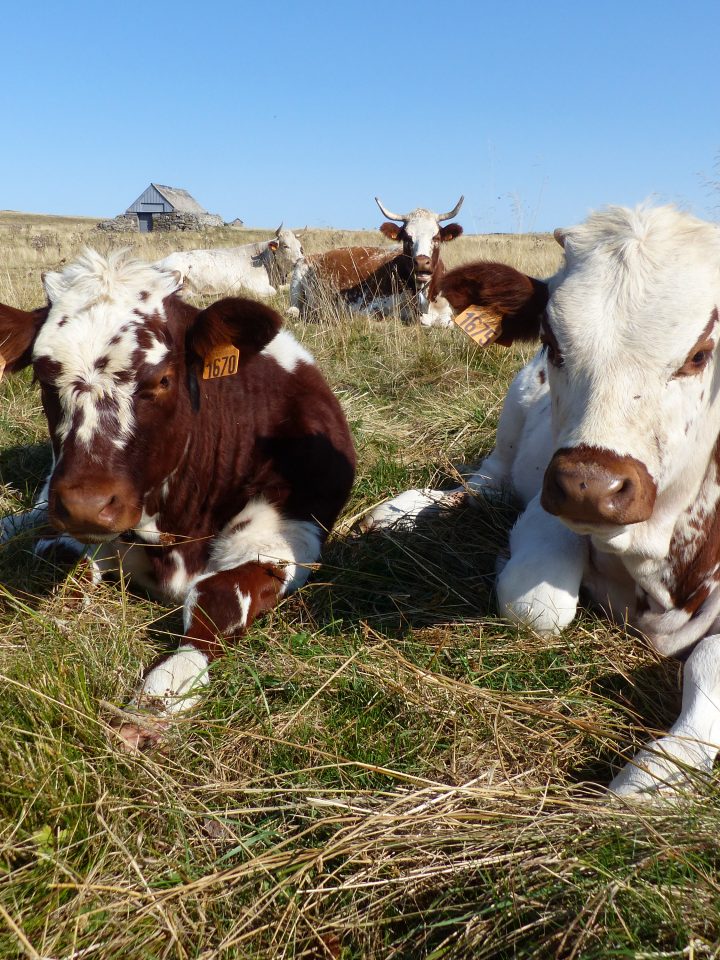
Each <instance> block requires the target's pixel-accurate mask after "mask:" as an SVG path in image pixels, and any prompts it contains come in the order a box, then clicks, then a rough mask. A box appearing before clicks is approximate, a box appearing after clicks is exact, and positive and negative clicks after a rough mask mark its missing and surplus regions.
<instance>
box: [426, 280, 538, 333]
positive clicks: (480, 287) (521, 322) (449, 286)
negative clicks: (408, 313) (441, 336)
mask: <svg viewBox="0 0 720 960" xmlns="http://www.w3.org/2000/svg"><path fill="white" fill-rule="evenodd" d="M436 292H437V293H438V294H440V295H441V296H443V297H445V299H446V300H447V301H448V302H449V304H450V306H451V307H452V308H453V310H455V311H456V312H459V311H461V310H465V308H466V307H469V306H472V305H473V304H475V305H476V306H478V307H491V308H492V309H493V310H496V311H497V312H498V313H500V314H501V315H502V318H503V320H502V335H501V336H500V337H499V338H498V339H497V340H496V341H495V342H496V343H499V344H501V345H502V346H505V347H509V346H510V344H511V343H513V342H514V341H515V340H536V339H537V338H538V337H539V335H540V322H541V319H542V317H543V314H544V312H545V307H546V306H547V302H548V298H549V292H548V288H547V284H545V283H543V281H542V280H535V279H534V278H533V277H528V276H526V275H525V274H524V273H520V272H519V271H518V270H514V269H513V268H512V267H508V266H506V265H505V264H503V263H492V262H489V261H480V262H478V263H468V264H465V265H464V266H462V267H456V268H455V269H454V270H449V271H448V272H447V273H446V274H445V275H444V276H443V278H442V280H441V282H440V283H439V284H438V286H437V291H436ZM431 298H432V293H431Z"/></svg>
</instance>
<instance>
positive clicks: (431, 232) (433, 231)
mask: <svg viewBox="0 0 720 960" xmlns="http://www.w3.org/2000/svg"><path fill="white" fill-rule="evenodd" d="M403 229H404V230H405V233H406V235H407V237H408V241H409V243H408V244H407V245H406V246H405V253H406V254H408V256H411V257H432V255H433V251H434V250H435V249H436V248H437V246H438V243H439V242H440V227H439V226H438V220H437V215H436V214H434V213H433V212H432V210H424V209H423V208H422V207H418V209H417V210H413V212H412V213H411V214H410V216H409V217H408V219H407V220H405V221H404V223H403Z"/></svg>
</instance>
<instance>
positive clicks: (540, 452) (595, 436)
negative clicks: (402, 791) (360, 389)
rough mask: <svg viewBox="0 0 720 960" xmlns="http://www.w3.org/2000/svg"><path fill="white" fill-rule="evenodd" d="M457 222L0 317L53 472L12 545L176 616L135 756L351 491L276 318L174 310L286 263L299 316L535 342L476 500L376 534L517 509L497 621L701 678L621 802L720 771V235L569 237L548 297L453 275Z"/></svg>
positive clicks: (411, 220) (542, 290) (3, 310)
mask: <svg viewBox="0 0 720 960" xmlns="http://www.w3.org/2000/svg"><path fill="white" fill-rule="evenodd" d="M461 203H462V198H461V199H460V201H459V202H458V204H456V206H455V208H454V209H453V210H452V211H450V212H449V213H447V214H442V215H436V214H433V213H431V212H430V211H428V210H424V209H418V210H414V211H412V212H411V213H409V214H404V215H399V214H393V213H391V212H389V211H387V210H385V209H384V208H383V207H382V205H381V209H382V210H383V213H384V214H385V215H386V216H387V218H388V221H397V222H388V223H385V224H383V226H382V228H381V229H382V231H383V233H384V234H385V235H386V236H389V237H391V239H394V240H398V241H400V242H401V243H402V245H403V249H402V253H395V252H394V251H392V250H388V249H387V248H377V249H372V248H347V250H342V251H331V252H330V253H328V254H321V255H318V256H311V257H304V256H303V251H302V247H301V245H300V243H299V240H298V238H296V237H294V236H293V235H292V234H290V233H289V231H283V230H282V229H279V230H278V231H277V233H276V236H275V238H274V239H273V240H271V241H269V243H268V244H254V245H251V247H250V248H247V249H246V250H245V251H244V253H243V254H242V257H241V258H238V259H236V260H233V259H232V257H231V253H230V252H226V251H214V252H211V251H202V252H201V251H194V252H191V253H186V254H172V255H171V256H170V257H168V258H166V259H165V260H164V261H161V262H160V263H159V264H155V265H151V264H145V263H142V262H138V261H134V260H131V259H129V258H128V256H127V255H126V254H118V253H116V254H110V255H109V256H108V257H103V256H101V255H99V254H97V253H94V252H86V253H85V254H84V255H83V256H82V257H80V259H79V260H77V261H76V262H75V263H73V264H72V265H70V266H68V267H66V268H65V269H63V270H62V272H57V273H49V274H46V275H45V277H44V285H45V292H46V295H47V303H46V304H45V305H44V306H41V307H39V308H38V309H36V310H33V311H30V312H26V311H22V310H19V309H16V308H13V307H10V306H0V363H1V364H2V369H4V370H5V371H6V372H14V371H17V370H20V369H22V368H24V367H26V366H29V365H32V367H33V372H34V376H35V379H36V381H37V382H38V383H39V386H40V390H41V394H42V403H43V408H44V411H45V414H46V417H47V422H48V428H49V433H50V438H51V441H52V448H53V455H54V456H53V466H52V469H51V472H50V475H49V477H48V479H47V482H46V484H45V486H44V488H43V490H42V491H41V493H40V495H39V497H38V500H37V503H36V505H35V507H34V509H33V510H31V511H29V512H28V513H27V514H24V515H21V516H15V517H9V518H6V520H5V521H4V535H5V537H6V538H7V537H9V536H11V535H13V534H15V533H18V532H19V531H21V530H26V529H28V528H34V529H36V531H37V535H38V539H37V546H36V549H37V550H38V551H44V550H47V549H49V548H51V547H52V548H53V549H57V547H58V546H59V547H61V548H63V549H67V550H69V551H71V552H72V553H74V555H75V556H84V557H86V558H87V560H88V563H90V564H91V568H92V570H93V572H94V573H97V574H98V575H103V574H106V573H107V574H111V575H112V574H113V573H114V574H118V573H119V572H120V570H122V571H123V572H124V573H126V574H128V575H129V576H130V577H131V578H132V579H133V580H134V581H135V582H136V583H138V584H139V585H140V586H141V587H142V588H143V589H146V590H148V591H149V592H151V593H153V594H155V595H156V596H159V597H160V598H163V599H165V600H167V601H169V602H170V603H178V604H181V605H182V607H183V611H184V634H185V635H184V637H183V638H182V640H181V641H180V643H179V644H178V647H177V649H176V650H174V651H173V652H172V653H169V654H167V655H166V656H164V657H163V658H162V659H161V660H160V661H158V662H156V663H155V664H154V666H153V667H152V668H151V669H150V670H149V671H148V672H147V673H146V675H145V677H144V679H143V681H142V683H141V685H140V688H139V689H138V690H137V693H136V696H135V698H134V700H133V702H132V703H131V704H130V705H129V710H130V714H128V716H127V717H126V718H125V719H123V720H122V721H118V723H117V726H116V732H117V734H118V737H119V742H121V743H122V744H123V745H124V746H126V747H128V748H130V749H137V748H142V747H144V746H147V745H149V744H150V743H152V742H155V741H156V740H157V739H159V738H160V737H161V736H162V732H163V728H164V727H165V726H166V725H167V724H168V723H169V722H170V720H171V718H172V716H173V715H174V714H176V713H178V712H179V711H182V710H186V709H188V708H189V707H190V706H192V704H194V703H195V702H196V701H197V699H198V697H199V695H200V694H201V692H202V688H203V687H204V686H205V685H206V684H207V683H208V666H209V663H210V662H211V661H212V659H213V658H214V657H215V656H217V655H218V653H219V652H220V651H221V649H222V641H223V640H232V639H234V638H237V637H239V636H241V635H242V634H243V633H244V632H245V631H246V630H247V629H248V627H249V626H250V624H251V623H252V621H253V620H254V618H255V617H257V616H258V615H259V614H261V613H263V612H264V611H267V610H269V609H270V608H272V607H273V606H275V605H276V604H277V603H278V602H279V600H280V599H281V598H282V597H284V596H286V595H287V594H288V593H290V592H291V591H293V590H295V589H296V588H298V587H299V586H301V585H302V584H303V583H304V582H305V581H306V579H307V577H308V575H309V573H310V571H311V569H312V568H313V566H314V565H315V564H316V563H317V561H318V559H319V557H320V551H321V547H322V545H323V543H324V541H325V539H326V538H327V536H328V534H329V532H330V530H331V529H332V527H333V524H334V523H335V521H336V519H337V517H338V515H339V513H340V511H341V510H342V508H343V506H344V504H345V502H346V500H347V498H348V495H349V492H350V489H351V485H352V482H353V475H354V466H355V456H354V450H353V442H352V438H351V435H350V431H349V429H348V426H347V423H346V421H345V418H344V415H343V412H342V410H341V407H340V405H339V403H338V401H337V399H336V398H335V396H334V395H333V393H332V391H331V389H330V388H329V386H328V385H327V383H326V382H325V380H324V378H323V376H322V374H321V372H320V371H319V370H318V368H317V366H316V365H315V363H314V360H313V357H312V356H311V355H310V354H309V353H308V352H307V350H305V349H304V348H303V347H302V346H301V345H300V344H299V343H298V342H297V340H295V338H294V337H293V336H292V335H291V334H290V333H289V332H287V331H285V330H283V329H282V328H281V327H282V320H281V317H280V316H279V315H278V313H277V312H276V311H275V310H273V309H271V308H270V307H269V306H267V305H265V304H263V303H261V302H259V301H257V300H254V299H243V298H239V297H224V298H223V299H220V300H218V301H217V302H215V303H212V304H211V305H210V306H208V307H206V308H205V309H199V308H197V307H194V306H191V305H190V304H188V303H186V302H185V301H184V300H183V299H182V298H181V296H180V291H181V289H182V285H183V283H185V284H186V286H189V287H190V288H191V289H194V290H197V291H200V292H203V293H205V292H209V291H213V290H218V289H220V288H222V289H227V288H231V287H232V286H233V285H234V284H237V285H238V286H239V287H241V288H244V289H245V290H247V289H248V288H250V289H252V290H253V291H254V292H256V293H258V294H266V293H268V292H271V291H272V289H273V288H274V286H275V279H276V278H275V276H274V273H273V270H274V257H277V259H281V258H283V259H282V261H281V268H280V274H281V273H282V269H284V268H288V269H289V267H290V266H291V267H292V269H293V275H292V279H291V284H290V286H291V297H292V306H293V307H294V308H295V309H296V310H297V311H298V312H300V313H304V312H305V311H307V310H309V309H312V307H313V301H312V296H313V293H312V291H313V284H312V282H311V281H313V280H314V279H316V278H318V277H320V278H322V279H323V280H326V281H327V280H328V279H329V280H330V281H331V282H334V284H335V287H336V290H337V291H339V292H340V293H341V294H342V296H343V297H344V298H345V299H346V300H347V301H348V303H350V304H351V305H355V306H357V307H359V308H360V309H363V310H367V311H372V312H377V311H380V310H387V309H388V305H389V304H390V303H391V302H392V304H393V305H394V306H396V307H397V306H399V307H400V309H401V310H404V309H406V308H408V304H410V303H412V304H414V305H415V309H418V310H419V313H420V318H421V320H423V321H424V322H435V321H436V318H437V317H440V318H441V322H446V318H447V317H448V316H452V314H453V312H457V311H462V310H465V309H466V308H474V309H475V310H477V311H480V312H481V313H482V314H483V315H484V316H485V317H487V318H489V320H488V322H489V323H490V324H491V325H493V326H494V338H495V339H496V341H497V342H498V343H500V344H504V345H509V344H511V343H513V342H515V341H522V340H525V341H538V340H539V341H540V344H541V345H540V349H539V351H538V353H537V354H536V355H535V357H534V359H532V360H531V361H530V363H529V364H527V366H526V367H525V368H524V369H523V370H522V371H521V372H520V373H519V374H518V375H517V377H516V378H515V380H514V381H513V383H512V385H511V387H510V389H509V392H508V395H507V399H506V401H505V404H504V408H503V412H502V415H501V419H500V424H499V427H498V434H497V444H496V447H495V449H494V451H493V452H492V453H491V454H490V456H489V457H487V459H486V460H485V461H484V462H483V463H482V465H481V466H480V468H479V470H478V471H477V472H476V473H475V474H474V476H473V477H472V478H471V479H470V480H469V481H468V483H467V485H466V486H465V487H463V488H462V490H459V491H458V490H455V491H437V490H414V491H408V492H406V493H404V494H401V495H400V496H399V497H396V498H395V499H393V500H390V501H388V502H387V503H385V504H383V505H381V506H380V507H378V508H376V509H375V510H374V511H373V512H372V513H371V514H370V515H369V516H368V517H366V518H365V521H364V529H365V530H370V529H374V530H381V529H383V528H387V527H391V526H394V525H396V524H398V523H400V524H402V525H404V526H406V527H407V526H412V525H413V524H414V523H416V522H417V519H418V517H420V516H422V515H423V514H424V513H427V512H437V511H442V510H458V509H463V507H462V505H461V504H462V500H463V499H466V500H467V501H468V502H474V501H476V500H477V499H478V492H482V493H483V495H493V492H494V491H498V490H503V489H507V488H510V489H511V490H512V491H514V493H515V494H516V496H517V497H518V498H519V500H520V501H521V502H522V504H523V506H524V509H523V511H522V513H521V515H520V518H519V519H518V521H517V523H516V525H515V527H514V528H513V530H512V532H511V535H510V555H509V559H508V560H507V562H506V563H505V565H504V566H502V567H501V568H500V571H499V574H498V581H497V598H498V605H499V609H500V612H501V613H502V614H503V615H505V616H507V617H509V618H511V619H512V620H514V621H516V622H518V623H520V624H524V625H527V626H529V627H531V628H533V629H534V630H536V631H538V632H539V633H543V634H547V635H556V634H558V633H560V632H561V631H562V630H563V629H564V628H565V627H566V626H567V625H568V624H570V622H571V621H572V620H573V618H574V617H575V614H576V610H577V606H578V601H579V596H580V593H581V591H584V592H585V594H586V596H587V597H588V599H589V600H590V601H591V602H592V603H593V604H595V605H596V606H597V607H598V608H601V609H602V610H604V611H605V612H606V613H607V614H608V615H609V616H611V617H613V618H614V619H617V620H618V621H621V622H625V623H627V624H628V625H629V626H630V627H631V628H632V629H634V630H636V631H638V632H639V633H641V634H642V635H643V636H645V637H646V638H647V639H648V641H649V642H650V644H651V645H652V646H653V647H654V648H655V649H656V650H657V651H658V652H660V653H661V654H664V655H671V656H675V657H680V658H683V659H684V660H685V673H684V689H683V701H682V710H681V713H680V717H679V719H678V720H677V722H676V723H675V724H674V725H673V727H672V729H671V730H670V731H669V734H668V735H667V736H665V737H662V738H660V739H658V740H654V741H652V742H651V743H650V744H648V745H647V747H646V748H645V749H644V750H643V751H641V752H640V753H639V754H638V755H637V756H636V757H635V758H634V759H633V760H632V761H630V762H629V763H627V764H626V765H625V766H624V767H623V768H622V770H621V771H620V773H619V774H618V775H617V776H616V777H615V779H614V780H613V782H612V784H611V786H610V789H611V790H612V791H613V792H614V793H616V794H621V795H625V796H629V797H644V798H648V797H657V796H668V795H670V796H672V795H674V793H675V791H677V789H678V788H679V787H680V786H682V785H684V784H685V783H686V782H687V780H688V777H690V776H692V775H697V774H698V773H703V774H708V773H709V772H710V770H711V768H712V765H713V762H714V760H715V758H716V756H717V753H718V750H719V749H720V586H719V582H720V361H718V357H717V354H718V350H717V349H716V346H717V341H718V335H719V327H720V318H719V316H718V308H719V306H720V228H718V226H717V225H714V224H711V223H709V222H705V221H702V220H699V219H696V218H694V217H692V216H690V215H689V214H687V213H684V212H680V211H678V210H676V209H675V208H672V207H639V208H637V209H626V208H620V207H615V208H609V209H608V210H605V211H603V212H600V213H596V214H593V215H591V216H590V217H589V218H588V219H587V221H586V222H585V223H583V224H582V225H580V226H577V227H574V228H571V229H568V230H562V231H556V233H555V236H556V239H557V240H558V242H559V243H560V244H561V245H562V246H563V248H564V253H565V260H564V264H563V266H562V268H561V269H560V270H559V272H558V273H557V274H556V275H555V276H553V277H551V278H549V279H547V280H540V279H537V278H531V277H528V276H525V275H524V274H522V273H520V272H518V271H517V270H515V269H513V268H511V267H508V266H506V265H503V264H499V263H490V262H477V263H472V264H468V265H465V266H461V267H458V268H456V269H454V270H451V271H449V272H447V273H446V272H444V271H443V269H442V263H441V261H440V258H439V254H438V251H439V245H440V243H441V242H443V241H447V240H452V239H453V238H454V237H457V236H458V235H459V234H460V232H461V228H460V227H459V226H458V225H457V224H454V223H451V224H449V225H448V226H441V225H440V224H441V222H442V221H444V220H448V219H452V217H453V216H454V215H455V214H456V213H457V211H458V209H459V207H460V204H461ZM397 223H401V224H402V225H401V226H398V225H397ZM270 251H271V252H272V255H271V252H270ZM211 253H214V254H215V256H211ZM239 264H242V267H241V266H239ZM246 269H247V271H249V274H246V273H245V272H244V271H245V270H246ZM233 270H235V271H237V272H236V273H234V274H233ZM256 275H257V276H258V277H259V278H260V279H259V280H258V281H257V284H256V285H255V286H253V285H252V284H251V283H250V282H249V281H248V276H251V277H252V276H256ZM408 294H411V295H410V296H409V295H408ZM441 515H442V513H441ZM133 710H135V711H138V719H137V722H136V721H135V719H134V718H133V716H132V715H131V714H132V711H133ZM148 714H151V715H152V717H153V719H152V720H151V719H149V716H148Z"/></svg>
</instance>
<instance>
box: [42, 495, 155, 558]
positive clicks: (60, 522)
mask: <svg viewBox="0 0 720 960" xmlns="http://www.w3.org/2000/svg"><path fill="white" fill-rule="evenodd" d="M49 514H50V522H51V523H52V525H53V526H54V527H55V528H56V529H57V530H60V531H62V532H63V533H68V534H70V536H72V537H75V539H76V540H81V541H85V542H89V543H92V542H97V541H98V540H107V539H112V538H113V537H114V536H116V535H117V534H119V533H123V532H124V531H125V530H130V529H131V528H132V527H135V526H137V524H138V523H139V522H140V515H141V509H140V507H139V506H138V505H137V498H136V497H135V496H133V493H132V491H131V490H130V488H129V485H127V484H125V483H123V482H122V481H119V480H115V479H112V480H103V481H79V482H78V481H73V480H72V479H58V480H57V481H54V482H53V483H52V484H51V487H50V502H49Z"/></svg>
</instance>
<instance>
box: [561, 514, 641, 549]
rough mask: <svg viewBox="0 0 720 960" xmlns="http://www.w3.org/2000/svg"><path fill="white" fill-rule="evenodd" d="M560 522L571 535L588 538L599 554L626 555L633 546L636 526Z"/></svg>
mask: <svg viewBox="0 0 720 960" xmlns="http://www.w3.org/2000/svg"><path fill="white" fill-rule="evenodd" d="M558 519H560V520H562V522H563V523H564V524H565V526H566V527H567V528H568V529H569V530H572V532H573V533H577V534H580V535H581V536H586V537H590V538H591V539H592V542H593V546H594V547H595V548H596V549H598V550H600V551H601V553H617V554H621V553H628V552H629V551H630V550H631V549H632V546H633V543H634V540H635V533H636V530H637V524H632V525H628V524H610V523H574V522H573V521H572V520H565V519H564V518H563V517H559V518H558Z"/></svg>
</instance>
